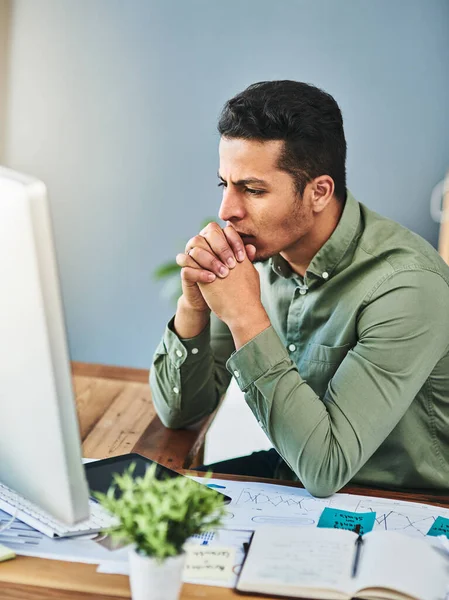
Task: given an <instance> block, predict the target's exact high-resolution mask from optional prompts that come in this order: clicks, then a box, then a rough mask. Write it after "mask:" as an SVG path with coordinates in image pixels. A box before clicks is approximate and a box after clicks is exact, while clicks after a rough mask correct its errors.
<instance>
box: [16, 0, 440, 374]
mask: <svg viewBox="0 0 449 600" xmlns="http://www.w3.org/2000/svg"><path fill="white" fill-rule="evenodd" d="M448 25H449V2H448V1H447V0H407V1H404V0H375V1H373V0H340V1H335V0H320V1H317V0H315V1H313V2H312V1H306V0H296V1H293V0H283V1H276V2H275V1H274V0H271V1H265V0H226V1H222V2H218V1H216V0H178V1H176V0H153V1H151V0H132V1H130V0H78V1H76V0H57V1H56V0H39V1H36V0H16V1H15V2H14V3H13V15H12V21H11V44H10V64H9V66H10V80H9V101H8V115H7V119H6V123H7V138H6V150H5V162H6V163H7V164H8V165H9V166H12V167H14V168H17V169H21V170H24V171H27V172H31V173H34V174H35V175H37V176H39V177H41V178H42V179H44V180H45V181H46V182H47V184H48V187H49V190H50V192H51V208H52V215H53V220H54V227H55V233H56V245H57V252H58V259H59V263H60V270H61V275H62V286H63V295H64V301H65V306H66V312H67V322H68V329H69V339H70V348H71V353H72V358H73V359H74V360H81V361H89V362H100V363H110V364H118V365H130V366H136V367H147V366H148V365H149V364H150V361H151V356H152V352H153V350H154V348H155V346H156V344H157V341H158V339H159V337H160V335H161V333H162V330H163V326H164V323H165V321H166V320H167V319H168V318H169V317H170V316H171V314H172V312H173V306H172V305H170V303H169V302H168V301H167V300H165V299H162V298H161V297H160V294H159V292H160V285H158V284H156V283H155V282H154V281H153V280H152V272H153V270H154V268H155V267H156V266H157V265H158V264H160V263H161V262H163V261H166V260H168V259H171V258H172V257H174V256H175V254H176V253H177V252H178V251H179V250H181V249H182V248H183V246H184V243H185V241H186V240H187V239H188V238H189V237H190V236H191V235H193V234H195V233H196V232H197V230H198V228H199V224H200V222H201V221H202V219H203V218H204V217H205V216H209V215H214V214H216V212H217V209H218V205H219V198H220V194H219V190H218V189H217V188H216V169H217V165H218V162H217V142H218V137H217V134H216V132H215V125H216V118H217V115H218V112H219V110H220V108H221V106H222V105H223V103H224V102H225V100H226V99H227V98H229V97H230V96H231V95H233V94H234V93H236V92H237V91H240V90H241V89H243V88H244V87H246V86H247V85H248V84H250V83H252V82H254V81H258V80H263V79H279V78H288V79H298V80H303V81H307V82H311V83H314V84H316V85H319V86H321V87H323V88H324V89H326V90H327V91H329V92H330V93H331V94H333V95H334V96H335V98H336V99H337V101H338V102H339V103H340V106H341V108H342V110H343V116H344V119H345V123H346V133H347V139H348V146H349V156H348V182H349V186H350V188H351V189H352V191H353V193H355V195H356V197H357V198H358V199H359V200H361V201H362V202H364V203H366V204H368V205H369V206H370V207H372V208H373V209H375V210H377V211H379V212H381V213H383V214H385V215H387V216H390V217H392V218H394V219H396V220H398V221H400V222H401V223H403V224H404V225H406V226H408V227H410V228H411V229H413V230H415V231H417V232H418V233H420V234H421V235H423V236H424V237H425V238H426V239H428V240H429V241H430V242H431V243H433V244H434V245H435V244H436V242H437V225H436V224H435V223H433V222H432V221H431V219H430V217H429V208H428V203H429V196H430V192H431V189H432V188H433V186H434V185H435V184H436V183H437V182H438V181H439V180H440V179H441V178H442V177H443V175H444V173H445V170H446V169H447V167H448V166H449V111H448V110H447V107H448V106H449V80H448V76H447V75H448V64H449V36H448V35H447V31H448Z"/></svg>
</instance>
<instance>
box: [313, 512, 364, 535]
mask: <svg viewBox="0 0 449 600" xmlns="http://www.w3.org/2000/svg"><path fill="white" fill-rule="evenodd" d="M375 520H376V513H375V512H368V513H356V512H350V511H348V510H339V509H338V508H328V507H326V508H325V509H324V510H323V512H322V513H321V516H320V520H319V521H318V527H329V528H331V529H349V530H350V531H354V529H355V526H356V525H360V533H361V534H363V533H368V531H371V530H372V529H373V527H374V522H375Z"/></svg>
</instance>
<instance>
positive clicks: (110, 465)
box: [84, 452, 232, 504]
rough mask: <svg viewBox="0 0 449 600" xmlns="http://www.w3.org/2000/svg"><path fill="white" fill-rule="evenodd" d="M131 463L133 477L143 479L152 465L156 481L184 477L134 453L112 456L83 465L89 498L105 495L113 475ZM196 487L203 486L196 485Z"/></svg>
mask: <svg viewBox="0 0 449 600" xmlns="http://www.w3.org/2000/svg"><path fill="white" fill-rule="evenodd" d="M133 463H134V464H135V465H136V467H135V469H134V472H133V477H143V475H145V472H146V470H147V468H148V467H149V466H150V465H152V464H156V465H157V467H156V478H157V479H165V478H167V477H185V475H181V474H180V473H176V471H172V470H171V469H168V468H167V467H164V466H163V465H160V464H159V463H156V462H155V461H154V460H150V459H149V458H146V457H145V456H142V455H141V454H137V453H135V452H133V453H131V454H122V455H120V456H112V457H111V458H104V459H103V460H96V461H94V462H90V463H87V464H85V465H84V469H85V471H86V478H87V483H88V484H89V490H90V494H91V496H92V495H93V492H102V493H103V494H106V492H107V491H108V489H109V488H110V486H111V485H112V484H113V483H114V474H115V473H118V474H119V475H123V473H124V472H125V471H126V470H127V469H128V468H129V467H130V466H131V464H133ZM198 485H204V484H201V483H198ZM211 491H213V492H214V493H215V494H220V496H223V497H224V503H225V504H229V503H230V502H231V500H232V498H230V497H229V496H226V495H225V494H221V492H217V491H216V490H212V489H211ZM119 494H120V491H119V490H118V489H117V488H116V490H115V496H116V498H117V497H118V496H119ZM94 500H95V498H94Z"/></svg>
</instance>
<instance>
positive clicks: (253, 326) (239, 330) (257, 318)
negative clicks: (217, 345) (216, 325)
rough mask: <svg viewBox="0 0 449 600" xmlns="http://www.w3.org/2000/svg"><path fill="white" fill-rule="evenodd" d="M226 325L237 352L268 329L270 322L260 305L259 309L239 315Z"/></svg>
mask: <svg viewBox="0 0 449 600" xmlns="http://www.w3.org/2000/svg"><path fill="white" fill-rule="evenodd" d="M226 324H227V326H228V327H229V329H230V330H231V333H232V337H233V338H234V343H235V347H236V350H239V348H241V347H242V346H244V345H245V344H247V343H248V342H249V341H250V340H252V339H253V338H255V337H256V336H257V335H259V333H262V331H264V330H265V329H268V327H270V326H271V321H270V319H269V317H268V315H267V313H266V311H265V309H264V308H263V306H262V305H261V306H260V308H259V309H257V310H254V309H251V313H248V314H242V315H239V316H238V317H236V318H235V319H233V320H231V321H228V322H227V323H226Z"/></svg>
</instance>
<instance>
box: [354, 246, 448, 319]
mask: <svg viewBox="0 0 449 600" xmlns="http://www.w3.org/2000/svg"><path fill="white" fill-rule="evenodd" d="M363 251H364V252H366V250H364V249H363ZM367 254H370V253H369V252H367ZM371 256H373V257H374V258H378V260H381V261H383V262H386V263H387V264H388V265H390V267H391V268H392V269H394V270H393V271H392V272H391V273H386V274H385V275H383V277H381V278H380V279H379V280H378V281H377V282H376V283H375V284H374V286H373V287H372V288H371V290H370V291H369V292H367V294H366V296H365V300H364V301H363V302H362V303H361V306H360V308H364V307H365V306H366V304H367V303H368V302H369V301H370V300H371V298H372V297H373V295H374V293H375V292H376V291H377V290H378V289H379V288H380V286H381V285H382V284H383V283H385V282H386V281H388V280H389V279H391V278H392V277H394V275H397V274H398V273H404V272H405V271H422V272H425V271H426V272H430V273H434V274H435V275H438V276H439V277H440V278H441V279H442V280H443V281H444V283H445V284H446V285H447V286H448V287H449V281H448V280H446V278H445V277H444V276H443V275H442V274H441V273H440V272H439V271H437V270H436V269H433V268H431V267H423V266H422V265H418V264H416V263H411V264H410V265H404V266H402V267H401V268H398V269H395V268H394V267H393V265H392V264H391V263H390V262H388V261H387V260H385V259H380V258H379V257H376V256H375V255H374V254H372V255H371Z"/></svg>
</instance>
